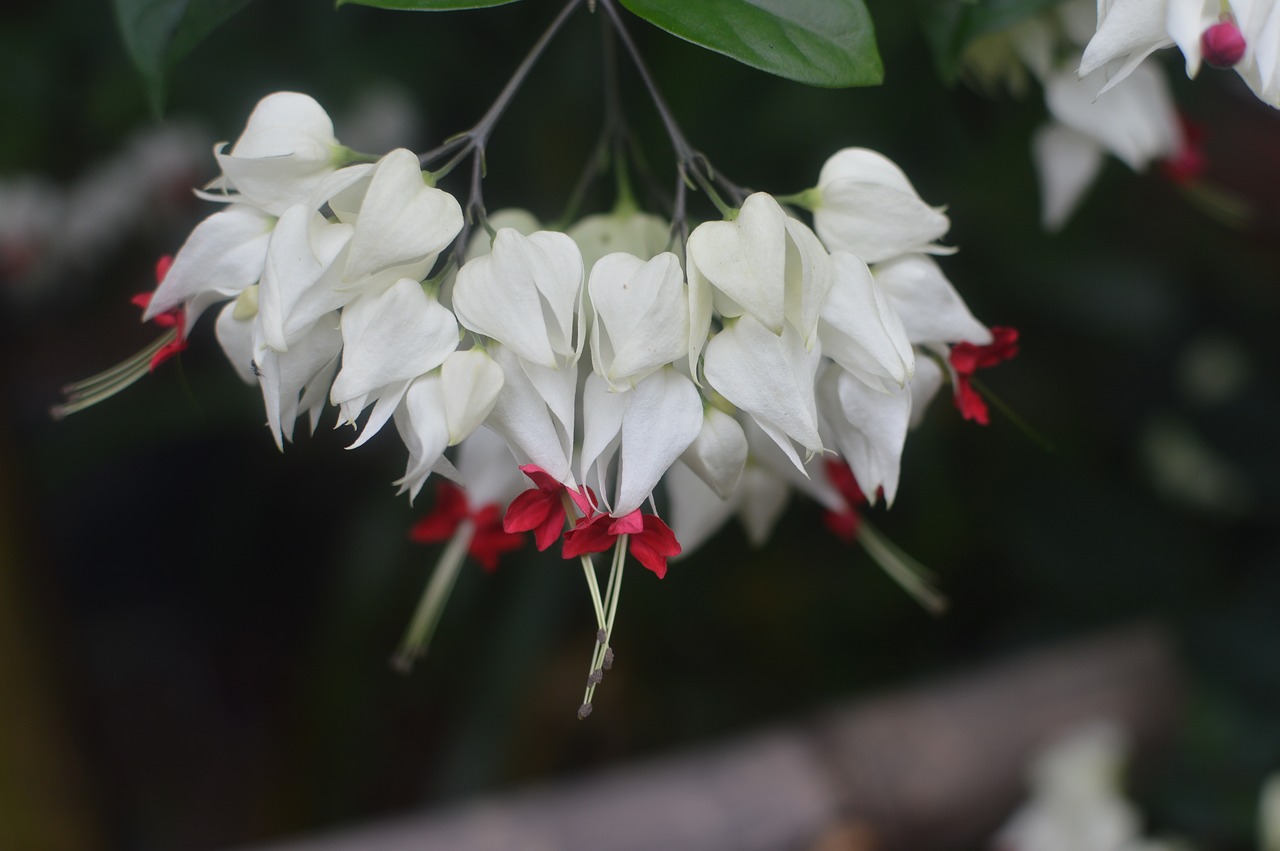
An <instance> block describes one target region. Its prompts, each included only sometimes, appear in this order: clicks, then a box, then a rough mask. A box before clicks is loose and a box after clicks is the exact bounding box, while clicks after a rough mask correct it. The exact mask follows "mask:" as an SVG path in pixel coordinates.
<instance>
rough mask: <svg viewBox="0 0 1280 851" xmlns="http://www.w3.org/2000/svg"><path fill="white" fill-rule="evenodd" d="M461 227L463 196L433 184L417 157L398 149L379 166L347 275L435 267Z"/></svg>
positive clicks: (348, 277)
mask: <svg viewBox="0 0 1280 851" xmlns="http://www.w3.org/2000/svg"><path fill="white" fill-rule="evenodd" d="M461 229H462V208H461V207H460V206H459V205H458V201H457V199H455V198H454V197H453V196H452V195H450V194H449V193H448V192H445V191H443V190H440V189H436V188H435V187H432V186H427V185H426V184H425V183H424V182H423V175H422V169H421V167H420V166H419V165H418V157H417V155H416V154H414V153H413V152H412V151H408V150H406V149H404V148H397V149H396V150H394V151H392V152H391V153H389V154H387V155H386V156H384V157H383V158H382V159H381V160H379V161H378V164H377V166H376V167H375V168H374V170H373V177H372V179H371V180H370V182H369V188H368V190H367V192H366V193H365V196H364V200H363V201H362V202H361V204H360V212H359V215H358V217H357V218H356V225H355V235H354V236H352V238H351V251H350V253H349V254H348V255H347V262H346V266H345V268H344V270H343V278H344V279H345V280H346V281H348V282H357V281H360V280H362V279H364V278H368V277H371V276H373V275H375V274H377V273H379V272H382V271H384V270H387V269H392V268H397V267H402V266H411V265H419V264H427V265H429V264H430V263H431V262H432V261H433V260H434V259H435V257H436V255H437V254H439V253H440V251H442V250H443V249H444V248H445V246H447V245H448V244H449V243H450V242H452V241H453V238H454V237H455V236H457V235H458V231H460V230H461Z"/></svg>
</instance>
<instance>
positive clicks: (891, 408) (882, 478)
mask: <svg viewBox="0 0 1280 851" xmlns="http://www.w3.org/2000/svg"><path fill="white" fill-rule="evenodd" d="M817 393H818V410H819V412H820V413H821V415H822V419H823V421H824V423H825V424H826V426H827V428H828V429H829V430H830V432H831V434H832V435H833V442H834V444H835V446H836V448H838V449H839V450H840V455H841V457H843V458H844V460H845V462H846V463H847V464H848V465H849V468H850V469H851V470H853V477H854V478H855V479H857V481H858V486H859V487H861V488H862V490H863V493H865V494H866V496H867V499H868V500H869V501H870V502H871V503H872V504H874V503H875V501H876V494H877V492H878V491H879V490H880V489H881V488H883V489H884V499H885V503H886V504H888V505H893V498H894V496H896V495H897V492H898V473H899V466H900V464H901V462H902V449H903V446H904V445H905V443H906V440H907V426H908V424H909V423H910V420H911V402H912V396H911V391H910V390H909V389H908V388H906V387H901V388H897V389H896V390H895V391H893V392H888V393H886V392H883V391H881V390H874V389H872V388H871V387H870V386H868V385H867V384H866V382H864V381H860V380H859V379H858V378H856V377H855V376H853V375H851V374H849V373H848V372H846V371H844V369H842V368H841V367H840V366H839V365H838V364H831V365H830V366H828V367H827V368H826V369H825V370H824V371H823V373H822V375H821V377H820V378H819V379H818V388H817Z"/></svg>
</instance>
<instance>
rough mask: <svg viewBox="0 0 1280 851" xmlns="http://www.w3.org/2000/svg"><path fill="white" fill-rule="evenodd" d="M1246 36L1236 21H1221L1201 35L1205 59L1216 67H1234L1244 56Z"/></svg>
mask: <svg viewBox="0 0 1280 851" xmlns="http://www.w3.org/2000/svg"><path fill="white" fill-rule="evenodd" d="M1244 48H1245V43H1244V36H1243V35H1241V33H1240V28H1239V27H1237V26H1236V25H1235V22H1234V21H1220V22H1219V23H1216V24H1214V25H1213V26H1211V27H1209V29H1207V30H1205V31H1204V33H1203V34H1202V35H1201V36H1200V52H1201V54H1203V56H1204V61H1205V62H1208V63H1209V64H1210V65H1212V66H1213V67H1215V68H1232V67H1235V64H1236V63H1237V62H1239V61H1240V59H1241V57H1243V56H1244Z"/></svg>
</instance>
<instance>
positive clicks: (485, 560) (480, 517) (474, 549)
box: [467, 505, 524, 570]
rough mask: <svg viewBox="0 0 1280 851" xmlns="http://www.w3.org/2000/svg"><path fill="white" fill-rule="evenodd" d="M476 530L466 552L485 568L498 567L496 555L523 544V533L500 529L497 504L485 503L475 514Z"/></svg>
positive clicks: (515, 548) (493, 568) (492, 568)
mask: <svg viewBox="0 0 1280 851" xmlns="http://www.w3.org/2000/svg"><path fill="white" fill-rule="evenodd" d="M475 523H476V531H475V535H474V536H473V537H472V538H471V546H470V547H468V548H467V553H468V554H469V555H470V556H471V557H472V558H474V559H475V560H476V561H478V562H480V566H481V567H483V568H484V569H485V570H495V569H496V568H497V567H498V556H500V555H502V554H503V553H506V552H511V551H512V550H518V549H520V548H521V547H523V546H524V535H522V534H512V533H510V532H504V531H502V526H501V525H500V524H499V522H498V506H496V505H486V506H485V507H484V508H482V509H481V510H480V511H479V512H477V513H476V515H475Z"/></svg>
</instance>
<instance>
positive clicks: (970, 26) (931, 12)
mask: <svg viewBox="0 0 1280 851" xmlns="http://www.w3.org/2000/svg"><path fill="white" fill-rule="evenodd" d="M1060 2H1061V0H972V2H957V0H918V2H917V4H916V5H917V7H918V10H919V14H920V23H921V27H922V28H923V30H924V34H925V38H926V39H927V40H928V41H929V47H930V48H931V49H932V51H933V61H934V64H936V65H937V66H938V73H939V74H940V75H941V76H942V79H943V80H944V81H945V82H946V83H947V84H948V85H951V84H952V83H954V82H955V80H956V77H957V75H958V72H959V64H960V58H961V57H962V56H963V55H964V51H965V48H966V47H968V46H969V45H970V44H971V43H972V42H973V41H974V40H975V39H977V38H980V37H981V36H984V35H989V34H990V33H994V32H999V31H1000V30H1003V29H1008V28H1009V27H1011V26H1013V25H1014V24H1016V23H1018V22H1019V21H1021V20H1023V19H1025V18H1029V17H1031V16H1032V15H1035V14H1037V13H1039V12H1043V11H1044V10H1045V9H1051V8H1053V7H1054V6H1056V5H1058V4H1059V3H1060Z"/></svg>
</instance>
